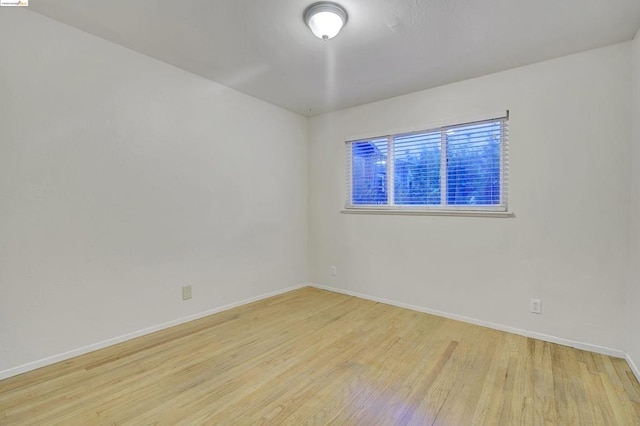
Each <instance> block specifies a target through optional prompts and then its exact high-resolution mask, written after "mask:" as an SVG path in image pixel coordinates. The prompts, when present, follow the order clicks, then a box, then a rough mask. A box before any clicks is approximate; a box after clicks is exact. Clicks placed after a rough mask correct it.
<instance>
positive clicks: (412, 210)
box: [342, 111, 513, 217]
mask: <svg viewBox="0 0 640 426" xmlns="http://www.w3.org/2000/svg"><path fill="white" fill-rule="evenodd" d="M490 121H502V129H501V131H502V133H501V137H500V203H499V204H497V205H481V206H469V205H463V206H459V205H457V206H453V205H447V204H440V205H411V206H408V205H395V204H394V200H395V194H394V189H395V184H394V178H395V171H394V163H395V162H394V158H393V157H394V156H393V152H394V142H395V139H396V138H397V137H403V136H408V135H412V134H422V133H433V132H440V133H441V135H442V140H441V145H440V149H441V151H440V152H441V155H442V158H441V161H440V185H441V189H440V191H441V194H442V198H441V200H444V202H445V203H446V199H447V195H446V194H447V145H446V144H447V138H446V132H447V131H448V130H450V129H451V128H455V127H459V126H465V125H471V124H476V123H482V122H490ZM508 134H509V111H506V112H505V113H502V114H494V115H490V116H485V117H482V118H477V119H473V120H468V121H464V122H459V123H455V124H447V125H441V126H433V127H430V128H427V126H425V130H418V131H408V132H393V133H388V134H386V135H384V136H380V135H379V136H373V137H359V138H349V139H347V140H345V151H346V156H345V159H346V186H345V190H346V194H345V195H346V200H345V208H344V210H342V213H356V214H405V215H442V216H480V217H513V213H512V212H510V211H509V205H508V193H509V137H508ZM380 139H386V140H387V150H388V154H387V169H386V173H387V180H386V188H387V193H386V195H387V204H384V205H376V204H353V202H352V196H353V194H352V188H351V186H352V182H353V176H352V167H353V158H352V153H353V151H352V144H353V143H357V142H364V141H371V140H380Z"/></svg>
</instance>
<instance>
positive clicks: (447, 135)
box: [346, 114, 509, 212]
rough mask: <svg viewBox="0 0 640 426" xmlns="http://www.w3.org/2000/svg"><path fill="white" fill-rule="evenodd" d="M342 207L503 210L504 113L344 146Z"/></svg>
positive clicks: (505, 181)
mask: <svg viewBox="0 0 640 426" xmlns="http://www.w3.org/2000/svg"><path fill="white" fill-rule="evenodd" d="M346 151H347V153H346V154H347V161H346V164H347V173H346V177H347V180H346V193H347V200H346V208H347V209H354V210H356V209H380V210H394V209H397V210H406V209H412V210H474V211H503V212H506V211H507V195H508V165H509V161H508V115H507V114H505V116H503V117H498V118H495V119H490V120H484V121H478V122H473V123H464V124H457V125H452V126H446V127H441V128H437V129H430V130H424V131H419V132H412V133H403V134H395V135H390V136H384V137H376V138H371V139H366V140H356V141H347V142H346Z"/></svg>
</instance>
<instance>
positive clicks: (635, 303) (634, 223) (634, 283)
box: [628, 32, 640, 374]
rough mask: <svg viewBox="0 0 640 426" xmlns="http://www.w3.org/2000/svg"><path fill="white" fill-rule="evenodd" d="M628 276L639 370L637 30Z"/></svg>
mask: <svg viewBox="0 0 640 426" xmlns="http://www.w3.org/2000/svg"><path fill="white" fill-rule="evenodd" d="M631 69H632V81H633V90H632V100H633V101H632V116H631V123H632V125H633V127H632V142H631V153H632V155H631V170H632V178H631V279H630V280H629V349H628V353H629V357H630V358H631V359H632V362H633V363H634V364H635V368H636V370H635V371H636V374H640V32H638V34H637V35H636V38H635V40H633V44H632V68H631Z"/></svg>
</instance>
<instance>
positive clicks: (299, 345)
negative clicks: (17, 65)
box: [0, 288, 640, 425]
mask: <svg viewBox="0 0 640 426" xmlns="http://www.w3.org/2000/svg"><path fill="white" fill-rule="evenodd" d="M0 424H2V425H31V424H33V425H58V424H59V425H93V424H105V425H106V424H109V425H111V424H118V425H120V424H123V425H125V424H131V425H147V424H162V425H176V424H181V425H200V424H211V425H248V424H290V425H305V424H311V425H325V424H334V425H395V424H398V425H410V424H411V425H413V424H415V425H485V424H486V425H520V424H522V425H640V384H639V383H638V381H637V380H636V379H635V377H634V376H633V374H632V372H631V370H630V369H629V367H628V365H627V364H626V362H625V361H624V360H621V359H616V358H611V357H607V356H603V355H598V354H594V353H590V352H584V351H580V350H577V349H572V348H568V347H564V346H559V345H555V344H551V343H545V342H542V341H538V340H534V339H529V338H526V337H521V336H516V335H512V334H508V333H503V332H499V331H495V330H490V329H487V328H483V327H478V326H474V325H469V324H465V323H462V322H457V321H453V320H448V319H445V318H440V317H436V316H432V315H427V314H423V313H418V312H414V311H410V310H406V309H400V308H396V307H392V306H388V305H384V304H380V303H375V302H371V301H367V300H362V299H358V298H355V297H350V296H345V295H341V294H336V293H331V292H327V291H323V290H318V289H313V288H304V289H301V290H296V291H293V292H289V293H286V294H283V295H280V296H276V297H273V298H270V299H266V300H263V301H259V302H256V303H252V304H249V305H245V306H242V307H239V308H236V309H233V310H230V311H226V312H223V313H220V314H216V315H212V316H210V317H207V318H203V319H201V320H198V321H194V322H190V323H188V324H184V325H180V326H177V327H174V328H171V329H167V330H164V331H160V332H157V333H154V334H151V335H148V336H144V337H141V338H138V339H135V340H131V341H129V342H125V343H122V344H119V345H116V346H112V347H109V348H106V349H102V350H99V351H96V352H93V353H90V354H87V355H83V356H81V357H77V358H74V359H71V360H68V361H65V362H62V363H58V364H55V365H51V366H48V367H45V368H41V369H39V370H36V371H32V372H29V373H26V374H23V375H20V376H16V377H12V378H10V379H6V380H3V381H0Z"/></svg>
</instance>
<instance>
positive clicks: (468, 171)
mask: <svg viewBox="0 0 640 426" xmlns="http://www.w3.org/2000/svg"><path fill="white" fill-rule="evenodd" d="M501 127H502V123H501V121H494V122H488V123H479V124H472V125H466V126H459V127H451V128H449V129H447V130H446V137H447V203H448V204H449V205H458V206H461V205H462V206H466V205H480V206H487V205H497V204H500V138H501V134H502V132H501Z"/></svg>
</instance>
